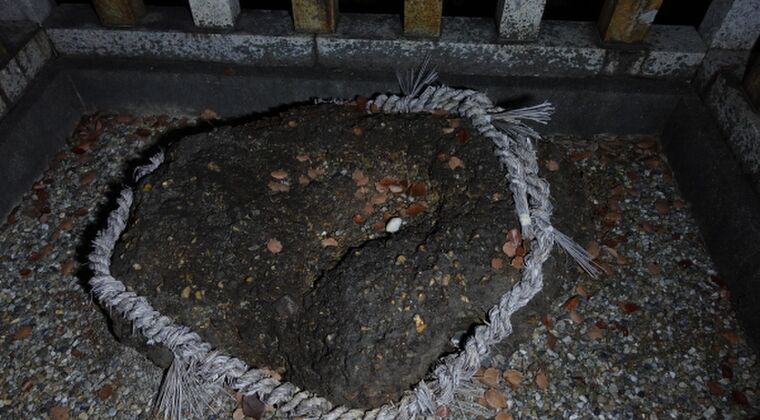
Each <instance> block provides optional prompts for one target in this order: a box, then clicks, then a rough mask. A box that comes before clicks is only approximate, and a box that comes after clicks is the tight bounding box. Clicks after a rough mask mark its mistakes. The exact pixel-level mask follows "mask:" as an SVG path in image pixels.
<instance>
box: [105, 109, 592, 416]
mask: <svg viewBox="0 0 760 420" xmlns="http://www.w3.org/2000/svg"><path fill="white" fill-rule="evenodd" d="M492 151H493V146H492V145H491V144H490V141H488V140H487V139H485V138H482V137H480V136H479V135H477V133H476V132H475V131H474V129H473V128H472V127H471V126H470V125H469V123H468V122H467V121H464V120H460V119H458V118H454V117H452V116H448V115H438V116H436V115H422V114H414V115H385V114H383V115H380V114H375V115H368V114H366V113H364V112H360V111H359V110H358V109H356V108H354V107H350V106H334V105H319V106H305V107H298V108H294V109H291V110H289V111H286V112H284V113H282V114H280V115H276V116H271V117H267V118H264V119H260V120H258V121H255V122H251V123H247V124H241V125H234V126H223V127H220V128H218V129H215V130H213V131H212V132H209V133H201V134H196V135H193V136H190V137H188V138H185V139H182V140H180V141H177V142H175V143H173V144H171V145H169V146H168V150H167V163H165V164H164V165H163V166H161V167H160V168H159V169H158V170H157V171H156V172H155V173H154V174H153V175H151V176H149V177H147V178H146V179H145V180H144V181H143V182H142V183H141V185H140V186H139V191H140V192H139V193H138V194H137V200H136V204H135V207H134V210H133V213H132V219H131V222H130V227H129V228H128V230H127V231H126V233H125V234H124V236H123V237H122V240H121V241H120V243H119V245H118V246H117V249H116V252H115V254H114V255H115V257H114V267H113V271H114V274H115V276H116V277H117V278H119V279H121V280H122V281H123V282H124V283H125V284H127V285H128V286H129V287H131V288H132V289H134V290H135V291H136V292H137V293H139V294H141V295H144V296H146V297H148V299H149V300H150V301H151V303H152V304H153V305H154V306H155V307H156V308H157V309H158V310H160V311H161V312H163V313H165V314H167V315H169V316H172V317H174V318H175V319H176V320H177V321H179V322H180V323H182V324H186V325H188V326H191V327H192V328H193V329H194V330H195V331H197V332H198V333H199V334H201V336H202V337H203V338H204V339H206V340H207V341H209V342H210V343H212V344H213V345H214V346H217V347H219V348H221V349H223V350H225V351H227V352H229V353H231V354H232V355H235V356H238V357H241V358H242V359H243V360H245V361H246V362H248V363H249V364H251V365H253V366H260V367H268V368H270V369H272V370H274V371H276V372H278V373H280V374H281V375H282V376H283V378H284V379H286V380H289V381H292V382H294V383H295V384H297V385H299V386H301V387H303V388H306V389H309V390H313V391H316V392H318V393H319V394H320V395H324V396H326V397H328V398H329V399H331V400H333V401H334V402H336V403H340V404H346V405H349V406H355V407H356V406H378V405H381V404H383V403H386V402H389V401H391V400H395V399H397V398H398V397H399V396H400V394H401V393H402V392H403V391H405V390H408V389H409V388H410V386H411V385H413V384H415V383H417V382H418V381H419V380H421V379H423V378H424V377H425V375H426V373H428V372H429V371H430V369H431V367H433V366H434V364H435V361H436V360H437V359H438V358H440V357H441V356H442V355H444V354H446V353H449V352H453V351H456V350H457V347H456V340H457V339H460V338H461V337H463V336H465V335H466V334H468V331H470V329H471V327H472V326H473V325H474V324H477V323H481V322H483V321H484V320H485V319H486V313H487V311H488V309H490V308H491V307H492V306H493V305H494V304H495V303H497V302H498V299H499V297H500V296H501V295H502V294H503V293H504V292H506V291H507V290H509V288H510V287H511V286H512V285H513V284H514V283H515V281H517V280H518V279H519V275H520V272H519V270H520V268H521V263H522V257H523V256H524V255H525V254H526V253H529V252H530V246H529V243H528V241H524V242H523V241H521V240H520V238H519V237H515V230H514V229H515V228H516V227H517V223H516V216H515V214H514V209H513V204H512V199H511V196H510V194H509V192H508V189H507V181H506V178H505V176H504V172H503V170H502V168H501V167H500V165H499V162H498V160H497V158H496V157H495V156H494V154H493V152H492ZM557 153H560V152H557ZM542 154H544V155H547V156H549V155H551V154H552V151H551V150H550V148H549V149H545V150H544V151H542ZM551 169H555V168H551ZM546 175H548V176H549V177H550V181H551V182H552V186H553V192H554V197H555V198H556V200H557V203H558V207H561V208H563V209H568V208H570V209H572V211H566V212H563V213H564V214H565V215H566V216H565V219H563V220H559V221H558V225H559V226H560V227H561V228H562V227H570V231H569V233H571V234H574V235H580V236H581V239H583V236H584V235H585V233H584V232H583V231H582V230H581V229H578V228H577V226H590V225H591V223H590V222H589V220H591V219H590V218H591V216H592V215H591V210H590V208H588V206H587V205H585V204H584V203H587V200H585V199H584V196H583V194H584V193H583V190H582V188H578V187H577V186H578V185H581V184H582V181H583V180H582V179H581V178H580V175H579V174H578V173H577V172H574V171H573V169H572V166H570V165H565V166H562V167H561V168H556V170H547V174H546ZM396 218H398V219H400V220H401V222H402V224H401V227H400V229H399V230H398V231H397V232H389V231H388V230H393V229H389V228H388V226H389V225H390V224H393V223H396V222H395V221H394V219H396ZM510 231H511V233H510ZM557 260H558V259H557V258H553V259H552V263H551V264H547V267H546V270H547V271H546V273H547V278H549V279H552V280H551V281H550V282H549V285H548V286H547V288H546V290H545V292H544V295H542V296H541V297H540V298H539V299H537V300H536V302H535V303H534V304H533V305H531V307H530V308H528V309H527V310H526V311H524V312H522V313H521V314H520V318H522V319H529V318H533V319H534V320H536V319H538V317H539V315H538V314H540V313H542V312H543V311H542V309H544V308H543V307H544V306H545V302H546V301H548V300H550V299H551V297H552V296H553V294H554V293H555V292H556V290H557V289H558V287H559V283H561V282H562V281H563V279H567V278H569V277H573V276H575V275H576V273H577V270H576V268H574V267H572V265H571V264H570V263H569V262H567V261H566V260H565V259H564V258H560V259H559V263H557V262H556V261H557ZM517 324H520V322H518V323H517ZM115 325H116V330H117V334H119V335H121V336H122V337H123V338H124V339H125V340H127V341H129V342H131V343H132V344H134V345H136V346H137V347H139V348H142V349H146V350H147V351H148V353H149V354H150V355H151V356H152V358H153V360H154V361H156V362H158V363H159V364H162V365H166V364H168V362H169V361H170V360H171V359H170V358H171V356H170V355H169V354H168V352H166V351H165V350H161V349H157V348H149V347H147V346H145V345H144V344H141V343H140V342H139V340H136V339H134V338H132V339H129V338H128V335H129V334H128V330H129V327H128V326H126V325H122V324H121V323H120V322H118V320H117V322H116V324H115ZM529 330H530V329H529V328H525V329H524V331H523V329H521V328H518V330H517V331H516V333H515V337H514V338H513V339H512V340H510V344H509V345H507V346H505V347H503V348H501V349H500V350H499V352H501V353H504V354H508V353H509V351H510V350H511V349H513V348H514V347H515V346H516V345H517V344H518V343H519V342H520V340H521V339H520V335H521V334H524V333H528V332H529ZM452 337H453V338H454V340H453V341H452Z"/></svg>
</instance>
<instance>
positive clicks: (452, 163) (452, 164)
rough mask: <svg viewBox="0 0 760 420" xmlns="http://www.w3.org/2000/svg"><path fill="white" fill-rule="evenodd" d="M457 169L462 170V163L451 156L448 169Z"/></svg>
mask: <svg viewBox="0 0 760 420" xmlns="http://www.w3.org/2000/svg"><path fill="white" fill-rule="evenodd" d="M457 168H464V162H462V159H459V158H458V157H456V156H451V157H450V158H449V169H451V170H455V169H457Z"/></svg>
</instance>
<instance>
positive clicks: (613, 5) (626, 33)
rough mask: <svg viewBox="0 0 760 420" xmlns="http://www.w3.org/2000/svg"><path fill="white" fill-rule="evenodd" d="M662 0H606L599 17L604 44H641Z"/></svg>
mask: <svg viewBox="0 0 760 420" xmlns="http://www.w3.org/2000/svg"><path fill="white" fill-rule="evenodd" d="M661 5H662V0H606V1H605V3H604V6H603V7H602V12H601V14H600V16H599V23H598V24H599V32H600V33H601V34H602V39H603V40H604V41H605V42H626V43H633V42H641V41H643V40H644V38H646V36H647V34H648V33H649V28H651V27H652V23H654V18H655V17H656V16H657V12H658V11H659V10H660V6H661Z"/></svg>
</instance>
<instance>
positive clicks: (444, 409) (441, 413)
mask: <svg viewBox="0 0 760 420" xmlns="http://www.w3.org/2000/svg"><path fill="white" fill-rule="evenodd" d="M449 414H451V410H449V407H448V406H446V405H441V406H438V408H436V409H435V415H436V416H438V417H448V416H449Z"/></svg>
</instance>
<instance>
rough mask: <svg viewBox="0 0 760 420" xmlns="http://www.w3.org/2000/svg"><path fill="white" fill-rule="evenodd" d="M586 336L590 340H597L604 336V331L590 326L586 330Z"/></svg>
mask: <svg viewBox="0 0 760 420" xmlns="http://www.w3.org/2000/svg"><path fill="white" fill-rule="evenodd" d="M586 335H588V337H589V338H590V339H592V340H598V339H600V338H602V336H603V335H604V330H603V329H601V328H599V327H597V326H596V325H592V326H590V327H588V330H586Z"/></svg>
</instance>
